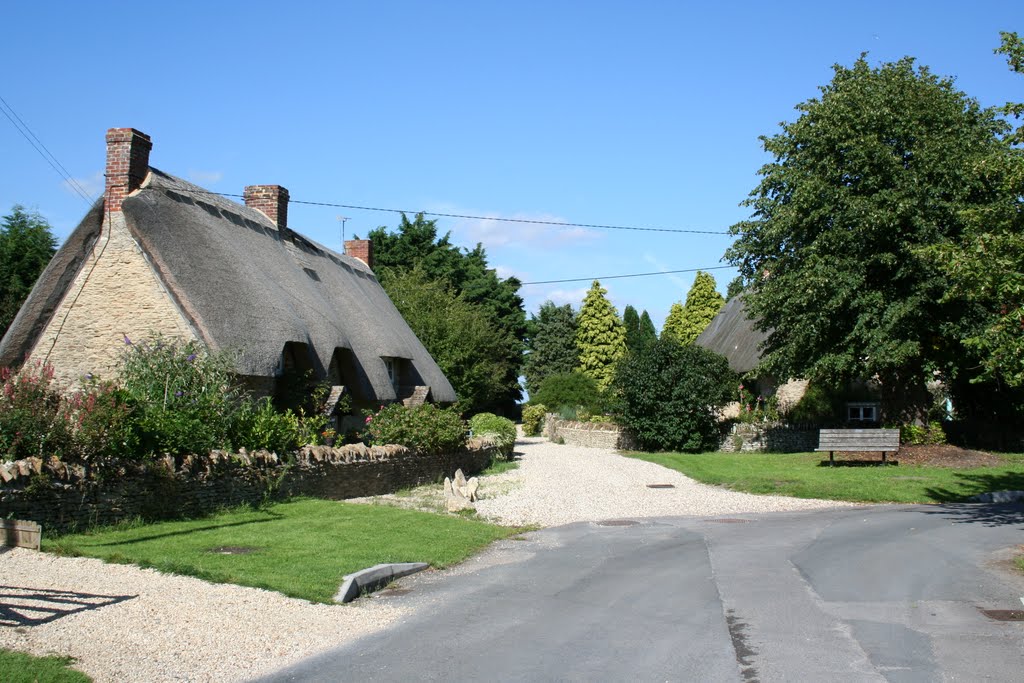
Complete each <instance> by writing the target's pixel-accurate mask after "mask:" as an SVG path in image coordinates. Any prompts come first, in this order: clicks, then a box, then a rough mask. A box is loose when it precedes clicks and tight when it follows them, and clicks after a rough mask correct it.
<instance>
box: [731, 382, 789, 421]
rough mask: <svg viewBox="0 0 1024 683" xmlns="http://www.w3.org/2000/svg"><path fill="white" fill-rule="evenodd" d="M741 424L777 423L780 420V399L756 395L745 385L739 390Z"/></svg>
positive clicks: (741, 385)
mask: <svg viewBox="0 0 1024 683" xmlns="http://www.w3.org/2000/svg"><path fill="white" fill-rule="evenodd" d="M738 391H739V403H740V417H739V420H740V422H775V421H776V420H778V419H779V408H778V404H779V402H778V398H777V397H776V396H774V395H773V396H769V397H767V398H765V396H764V394H757V395H756V396H755V395H754V393H753V392H751V391H750V389H748V388H747V387H746V386H745V385H743V384H740V388H739V390H738Z"/></svg>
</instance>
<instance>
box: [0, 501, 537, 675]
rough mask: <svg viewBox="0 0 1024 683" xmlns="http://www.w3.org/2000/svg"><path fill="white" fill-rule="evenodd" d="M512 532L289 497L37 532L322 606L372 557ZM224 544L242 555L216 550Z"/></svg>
mask: <svg viewBox="0 0 1024 683" xmlns="http://www.w3.org/2000/svg"><path fill="white" fill-rule="evenodd" d="M518 531H519V530H518V529H512V528H507V527H500V526H495V525H493V524H487V523H484V522H480V521H477V520H473V519H465V518H460V517H450V516H442V515H435V514H429V513H424V512H416V511H412V510H402V509H398V508H391V507H386V506H376V505H357V504H353V503H341V502H336V501H326V500H314V499H297V500H293V501H289V502H285V503H279V504H276V505H272V506H270V507H268V508H266V509H263V510H253V509H251V508H239V509H235V510H230V511H226V512H223V513H220V514H217V515H214V516H211V517H204V518H202V519H195V520H188V521H180V522H160V523H156V524H144V525H143V524H140V525H135V526H122V527H114V528H110V529H103V530H98V531H95V532H90V533H86V534H75V535H68V536H62V537H58V538H55V539H53V540H50V541H46V540H45V539H44V542H43V550H45V551H49V552H56V553H59V554H68V555H85V556H89V557H98V558H101V559H104V560H107V561H109V562H127V563H131V564H137V565H140V566H143V567H154V568H156V569H159V570H160V571H164V572H170V573H175V574H188V575H190V576H197V577H199V578H202V579H206V580H207V581H215V582H219V583H237V584H241V585H243V586H254V587H256V588H267V589H270V590H274V591H279V592H281V593H284V594H285V595H290V596H292V597H296V598H304V599H306V600H311V601H314V602H325V603H329V602H331V600H332V598H333V597H334V594H335V593H336V592H337V590H338V587H339V586H340V585H341V582H342V577H343V576H344V575H345V574H350V573H352V572H355V571H358V570H360V569H365V568H367V567H371V566H373V565H375V564H380V563H382V562H429V563H430V564H431V565H432V566H434V567H444V566H447V565H450V564H454V563H457V562H460V561H462V560H464V559H465V558H467V557H469V556H470V555H472V554H473V553H475V552H477V551H478V550H480V549H481V548H482V547H484V546H486V545H487V544H489V543H491V542H492V541H494V540H496V539H499V538H504V537H506V536H510V535H512V534H515V533H518ZM225 547H243V548H251V549H252V552H249V553H247V554H226V553H223V552H218V551H217V549H225ZM0 680H2V679H0Z"/></svg>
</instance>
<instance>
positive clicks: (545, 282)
mask: <svg viewBox="0 0 1024 683" xmlns="http://www.w3.org/2000/svg"><path fill="white" fill-rule="evenodd" d="M724 268H732V266H711V267H710V268H684V269H682V270H659V271H657V272H654V273H632V274H630V275H605V276H603V277H574V278H569V279H568V280H538V281H537V282H520V283H519V284H521V285H522V286H523V287H526V286H527V285H554V284H561V283H563V282H591V281H593V280H619V279H621V278H627V277H648V276H650V275H672V274H674V273H695V272H697V271H699V270H722V269H724Z"/></svg>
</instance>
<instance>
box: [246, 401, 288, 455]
mask: <svg viewBox="0 0 1024 683" xmlns="http://www.w3.org/2000/svg"><path fill="white" fill-rule="evenodd" d="M230 436H231V445H232V446H234V447H235V448H236V449H237V448H246V449H248V450H250V451H255V450H259V449H261V448H265V449H266V450H268V451H273V452H275V453H278V454H284V453H289V452H291V451H294V450H296V449H298V448H299V447H300V446H303V445H304V444H305V440H304V439H303V438H302V432H301V425H300V421H299V417H298V416H297V415H296V414H295V413H293V412H292V411H291V410H285V411H284V412H278V411H277V410H276V409H275V408H274V404H273V402H272V401H271V400H270V398H269V397H265V398H262V399H260V400H259V401H252V400H245V401H243V402H242V404H241V406H239V409H238V411H237V412H236V413H235V419H234V424H233V425H232V427H231V435H230Z"/></svg>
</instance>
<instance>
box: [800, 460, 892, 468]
mask: <svg viewBox="0 0 1024 683" xmlns="http://www.w3.org/2000/svg"><path fill="white" fill-rule="evenodd" d="M899 464H900V461H899V460H886V461H885V462H882V461H881V460H836V461H835V462H832V461H831V460H822V461H821V462H820V463H818V467H888V466H890V465H892V466H893V467H895V466H897V465H899Z"/></svg>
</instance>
